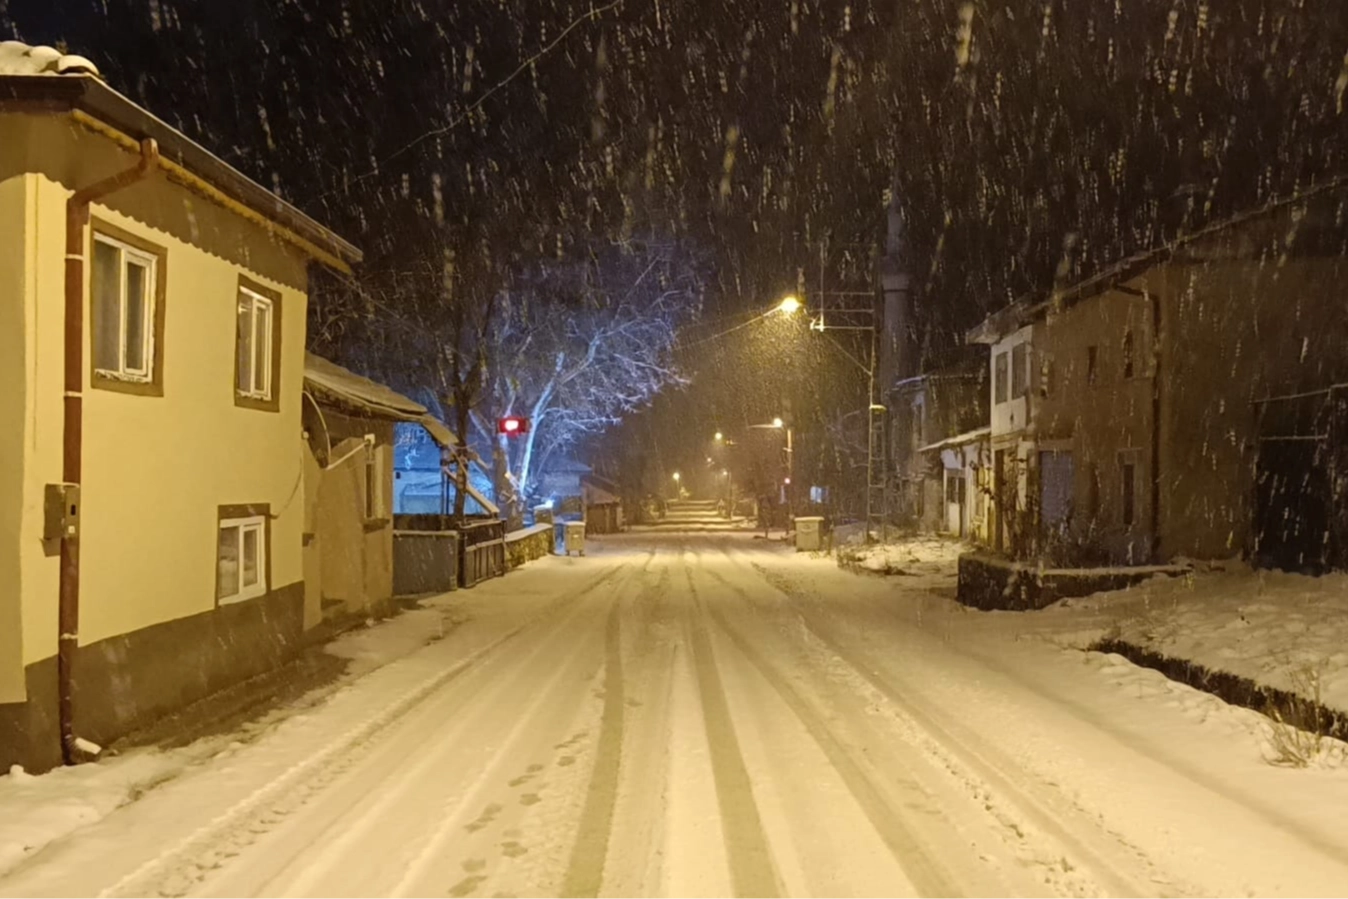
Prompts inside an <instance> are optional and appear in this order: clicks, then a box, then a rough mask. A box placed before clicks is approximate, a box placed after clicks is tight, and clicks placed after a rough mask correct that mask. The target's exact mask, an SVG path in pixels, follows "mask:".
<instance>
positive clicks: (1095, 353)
mask: <svg viewBox="0 0 1348 899" xmlns="http://www.w3.org/2000/svg"><path fill="white" fill-rule="evenodd" d="M1099 365H1100V348H1099V347H1096V346H1088V347H1086V383H1087V384H1094V383H1095V382H1096V379H1097V377H1098V376H1099V373H1100V372H1099Z"/></svg>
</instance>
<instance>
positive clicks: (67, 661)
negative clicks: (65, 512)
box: [56, 138, 159, 765]
mask: <svg viewBox="0 0 1348 899" xmlns="http://www.w3.org/2000/svg"><path fill="white" fill-rule="evenodd" d="M158 166H159V145H158V143H156V142H155V141H154V140H153V139H150V138H146V139H145V140H143V141H141V142H140V159H139V160H138V161H137V162H136V165H135V166H134V167H132V168H129V169H126V170H124V171H121V172H118V173H117V174H115V175H112V176H110V177H108V178H104V179H103V180H101V181H96V182H94V183H93V184H90V185H89V186H88V187H82V188H80V189H79V190H77V191H75V192H74V193H73V194H71V195H70V198H69V199H68V200H66V265H65V364H64V370H65V393H64V397H63V403H62V406H63V416H62V417H63V422H62V424H63V427H62V439H61V448H62V452H61V478H62V480H63V481H64V483H65V486H66V488H67V490H70V489H71V488H78V486H79V484H80V480H81V477H82V473H83V456H84V370H85V365H84V305H85V304H84V268H85V248H86V246H87V241H86V239H85V232H86V231H87V229H88V226H89V206H90V204H92V203H93V202H94V201H96V200H100V199H102V198H103V197H106V196H108V195H109V194H111V193H114V192H116V191H119V190H121V189H122V188H124V187H127V186H129V185H131V184H134V183H135V182H137V181H140V180H142V179H144V178H146V177H147V176H148V175H150V173H152V172H154V171H155V170H156V169H157V168H158ZM71 495H74V491H71ZM69 511H70V512H71V517H72V518H74V519H76V520H78V518H79V515H80V513H79V510H78V509H72V510H69ZM57 617H58V623H59V628H60V633H59V640H58V642H57V655H56V677H57V690H58V714H59V716H60V725H61V759H62V761H64V762H65V764H67V765H74V764H77V763H78V762H79V761H81V760H82V759H83V758H84V757H87V756H89V755H91V754H92V755H96V754H97V751H94V752H86V751H84V744H83V743H82V742H81V741H80V739H79V737H78V735H77V734H76V733H75V705H74V695H73V694H74V680H75V678H74V673H75V671H74V669H75V656H76V653H77V650H78V649H79V640H80V636H79V631H80V545H79V526H78V525H74V526H68V527H66V528H65V530H64V531H63V533H62V535H61V574H60V600H59V605H58V613H57Z"/></svg>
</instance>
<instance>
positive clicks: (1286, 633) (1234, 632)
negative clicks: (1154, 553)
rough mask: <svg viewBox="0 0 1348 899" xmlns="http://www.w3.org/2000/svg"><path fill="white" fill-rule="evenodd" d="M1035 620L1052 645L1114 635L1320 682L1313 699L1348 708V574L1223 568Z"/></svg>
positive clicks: (1277, 677) (1224, 667) (1180, 654)
mask: <svg viewBox="0 0 1348 899" xmlns="http://www.w3.org/2000/svg"><path fill="white" fill-rule="evenodd" d="M1040 616H1041V617H1042V624H1043V625H1044V629H1045V632H1046V634H1047V635H1049V636H1050V637H1051V638H1052V639H1054V640H1055V641H1056V642H1059V643H1064V644H1070V645H1077V646H1081V645H1086V644H1088V643H1091V642H1094V641H1095V640H1098V639H1100V638H1102V637H1113V638H1116V639H1120V640H1125V641H1127V642H1129V643H1133V644H1136V645H1138V646H1142V647H1145V648H1147V649H1151V650H1154V651H1156V652H1159V653H1163V654H1165V655H1168V656H1174V657H1177V658H1183V659H1189V660H1190V661H1194V662H1199V663H1201V664H1202V665H1204V666H1206V667H1208V668H1211V669H1214V670H1220V671H1227V672H1230V673H1231V674H1237V675H1240V676H1242V677H1246V678H1249V679H1250V680H1253V681H1256V682H1258V683H1260V684H1265V685H1268V686H1272V687H1277V688H1279V689H1283V690H1288V691H1292V692H1298V691H1299V690H1301V691H1302V692H1304V687H1305V685H1306V684H1307V682H1308V677H1309V678H1312V679H1318V680H1319V685H1320V691H1321V699H1320V701H1321V702H1323V703H1324V704H1325V705H1328V706H1332V707H1333V708H1336V709H1339V710H1342V711H1348V575H1342V574H1338V575H1327V576H1325V577H1319V578H1313V577H1306V576H1304V575H1297V574H1286V573H1283V572H1269V571H1254V570H1251V569H1249V568H1248V567H1246V566H1244V565H1243V564H1240V563H1228V564H1227V565H1226V566H1225V570H1215V571H1207V572H1199V573H1197V574H1195V575H1192V576H1188V577H1183V578H1175V579H1165V578H1158V579H1153V580H1150V581H1147V582H1146V583H1144V584H1140V585H1138V586H1137V587H1134V588H1132V589H1129V590H1121V591H1116V592H1113V593H1098V594H1095V595H1094V596H1089V597H1085V598H1083V599H1072V600H1064V601H1063V602H1061V603H1059V604H1057V605H1056V606H1054V607H1052V608H1050V609H1047V610H1045V611H1044V612H1042V613H1040Z"/></svg>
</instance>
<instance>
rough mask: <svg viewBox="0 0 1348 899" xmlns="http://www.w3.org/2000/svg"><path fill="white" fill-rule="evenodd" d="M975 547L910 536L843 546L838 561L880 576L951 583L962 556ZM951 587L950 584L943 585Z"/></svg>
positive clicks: (961, 543)
mask: <svg viewBox="0 0 1348 899" xmlns="http://www.w3.org/2000/svg"><path fill="white" fill-rule="evenodd" d="M972 549H973V547H972V546H971V545H969V544H968V543H964V542H963V541H960V540H947V539H944V538H940V537H910V538H908V539H904V540H898V541H894V542H890V543H876V544H872V545H869V546H860V545H858V546H844V547H840V548H839V549H838V551H837V552H838V558H839V559H841V560H843V561H844V562H845V563H849V564H854V565H856V566H858V567H860V568H864V569H865V570H867V571H874V572H876V573H877V574H888V575H896V576H902V577H914V578H923V579H926V578H933V577H934V578H939V579H942V580H943V581H950V580H952V578H953V575H954V574H955V568H956V564H957V563H958V562H959V557H960V554H961V553H967V552H969V551H970V550H972ZM944 586H950V584H944Z"/></svg>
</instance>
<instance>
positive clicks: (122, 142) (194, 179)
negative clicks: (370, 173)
mask: <svg viewBox="0 0 1348 899" xmlns="http://www.w3.org/2000/svg"><path fill="white" fill-rule="evenodd" d="M70 117H71V118H72V119H74V120H75V121H76V122H78V123H79V124H80V125H82V126H84V127H85V128H87V129H89V130H90V131H92V132H94V133H95V134H100V135H102V136H103V137H106V138H108V139H109V140H111V141H113V142H114V143H116V144H118V145H119V146H121V147H122V148H123V149H126V150H135V149H137V148H138V147H139V146H140V142H139V141H137V140H136V139H135V138H133V137H131V136H130V135H128V134H125V133H124V132H122V131H119V130H118V129H116V128H114V127H112V126H111V125H108V124H106V123H105V122H102V121H100V120H99V119H97V118H95V117H93V116H91V115H89V113H87V112H84V111H83V110H81V109H72V110H71V111H70ZM152 139H153V138H147V140H152ZM155 159H156V162H155V164H156V165H157V166H158V167H159V168H161V169H163V171H164V174H166V175H167V176H168V178H169V180H170V181H176V182H177V183H179V184H181V185H183V186H184V187H186V188H188V189H189V190H192V191H194V192H196V193H197V194H200V195H201V196H202V197H205V198H206V199H207V200H210V201H211V202H212V203H215V204H217V205H219V206H223V207H224V208H225V209H228V210H229V211H230V212H232V213H234V214H235V215H238V216H240V217H241V218H244V219H246V220H248V221H249V222H252V223H253V224H254V225H257V226H258V227H260V228H262V229H263V230H265V231H266V232H267V233H268V234H271V235H274V236H275V237H278V238H280V239H281V240H283V241H285V242H286V243H288V244H290V245H291V246H293V247H295V248H297V249H299V250H300V251H301V252H303V253H305V254H306V255H308V256H309V257H310V258H313V259H317V260H318V261H319V262H321V263H323V264H324V265H326V266H328V267H329V268H331V269H333V270H335V271H338V272H341V273H342V274H344V275H350V274H352V272H351V266H350V265H348V264H347V262H346V260H345V259H342V258H341V257H340V256H338V255H336V254H334V253H332V252H329V251H328V250H325V249H323V248H322V247H320V246H318V245H317V244H315V243H314V242H313V241H310V240H307V239H306V238H304V237H301V236H300V235H299V234H296V233H295V232H294V231H292V230H290V229H289V228H286V227H283V226H282V225H279V224H277V223H276V222H275V221H273V220H272V219H270V218H268V217H267V216H265V215H263V214H262V213H260V212H258V211H256V210H255V209H253V208H252V207H251V206H246V205H244V204H243V203H240V202H239V201H238V200H236V199H234V198H233V197H231V196H229V194H226V193H225V192H224V191H222V190H220V189H219V188H218V187H216V186H214V185H213V184H211V183H210V182H209V181H206V180H205V179H204V178H201V177H200V176H198V175H195V174H193V173H192V172H190V171H188V170H187V169H186V168H184V167H183V166H181V165H179V164H178V163H176V162H174V161H173V160H171V159H165V158H164V157H162V156H156V157H155Z"/></svg>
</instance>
